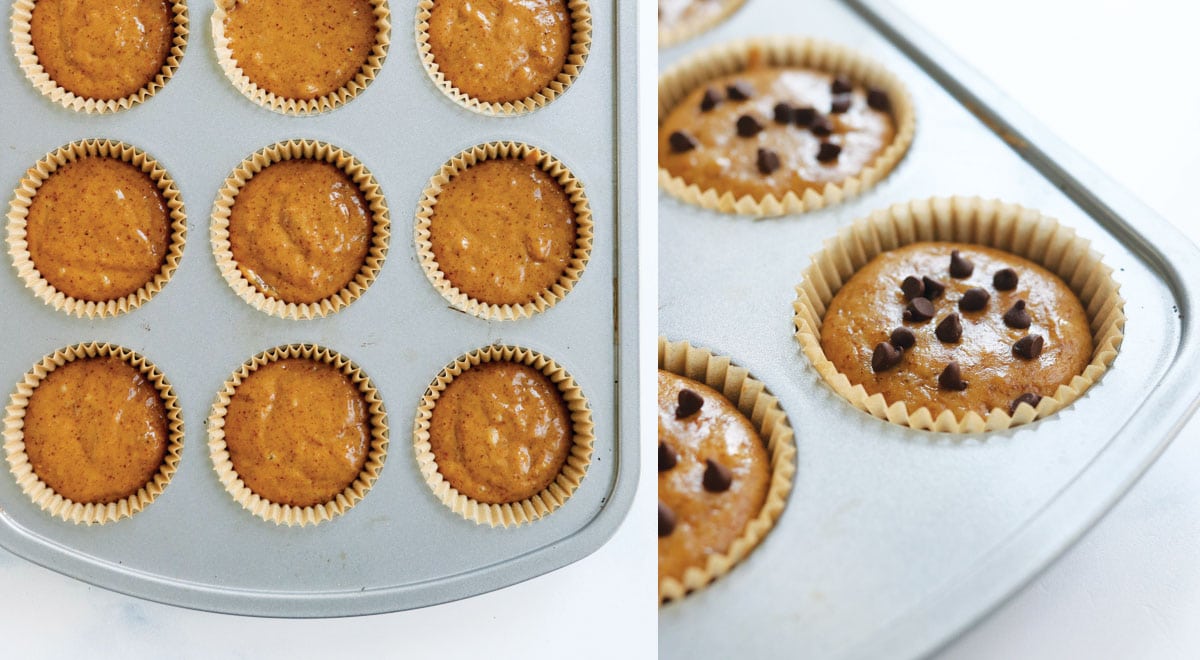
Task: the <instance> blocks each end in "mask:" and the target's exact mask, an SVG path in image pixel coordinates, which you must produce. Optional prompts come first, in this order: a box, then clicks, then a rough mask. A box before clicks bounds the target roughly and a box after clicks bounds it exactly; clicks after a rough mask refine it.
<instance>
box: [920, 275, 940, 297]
mask: <svg viewBox="0 0 1200 660" xmlns="http://www.w3.org/2000/svg"><path fill="white" fill-rule="evenodd" d="M921 283H922V284H924V285H925V297H926V298H928V299H930V300H937V299H938V298H939V297H940V296H941V295H942V294H943V293H945V292H946V285H945V284H942V283H941V282H939V281H938V280H935V279H933V278H932V277H922V278H921Z"/></svg>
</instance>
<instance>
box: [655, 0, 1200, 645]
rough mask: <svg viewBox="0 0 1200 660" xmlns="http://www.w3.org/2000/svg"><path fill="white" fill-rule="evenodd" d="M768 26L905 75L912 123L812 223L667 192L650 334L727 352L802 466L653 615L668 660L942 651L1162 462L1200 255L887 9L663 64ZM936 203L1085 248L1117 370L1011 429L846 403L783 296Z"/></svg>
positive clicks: (1181, 410)
mask: <svg viewBox="0 0 1200 660" xmlns="http://www.w3.org/2000/svg"><path fill="white" fill-rule="evenodd" d="M781 26H787V27H786V28H784V29H785V30H787V31H795V32H797V33H800V34H803V35H806V36H818V37H822V38H826V39H830V40H833V41H837V42H841V43H844V44H846V45H849V46H852V47H854V48H857V49H859V50H861V51H862V52H863V53H864V54H866V55H869V56H871V57H873V58H875V59H877V60H878V61H880V62H881V63H882V64H883V65H884V66H886V67H887V68H888V69H890V70H891V71H892V72H893V73H895V74H897V75H898V76H899V77H900V78H901V79H902V80H903V81H905V82H906V83H907V84H908V86H909V89H910V90H911V92H912V94H913V97H914V101H915V103H916V112H917V133H916V139H915V141H914V143H913V145H912V147H911V149H910V151H909V153H908V155H907V156H906V157H905V158H904V160H902V161H901V162H900V163H899V165H897V167H896V168H895V170H894V171H893V172H892V174H891V175H890V176H889V177H888V178H886V179H885V180H884V181H883V182H882V183H880V184H879V185H877V186H875V187H874V188H872V189H870V190H867V191H866V192H865V193H863V194H862V195H861V196H859V197H857V198H855V199H853V200H850V201H849V202H847V203H842V204H839V205H835V206H831V207H829V208H826V209H822V210H819V211H815V212H810V213H807V214H804V215H802V216H787V217H782V218H775V219H761V220H760V219H750V218H747V217H737V216H731V215H723V214H719V213H715V212H710V211H705V210H701V209H699V208H696V207H693V206H689V205H686V204H683V203H681V202H679V201H677V200H675V199H673V198H670V197H669V196H667V195H665V194H660V197H659V204H658V210H659V246H660V247H659V272H660V278H659V328H660V332H661V333H662V334H663V335H665V336H666V337H667V338H669V339H672V340H681V339H686V340H689V341H691V342H692V343H693V344H696V345H700V346H704V347H707V348H709V349H711V350H712V351H713V352H714V353H718V354H721V355H727V356H730V357H731V358H732V359H733V360H734V362H735V363H737V364H739V365H741V366H744V367H746V368H748V369H749V370H750V373H751V374H753V375H754V377H755V378H758V379H759V380H761V381H762V382H763V383H764V384H765V385H766V386H767V388H769V389H770V390H771V391H772V392H773V393H774V394H776V395H777V396H778V397H779V399H780V403H781V404H782V406H783V408H784V411H785V412H786V413H787V414H788V417H789V419H790V420H791V423H792V426H793V428H794V429H795V431H796V446H797V470H796V476H795V480H794V485H793V488H792V493H791V497H790V498H789V501H788V504H787V508H786V509H785V510H784V512H783V515H782V516H781V517H780V519H779V522H778V524H777V525H776V526H775V529H774V530H773V531H772V532H771V533H770V534H768V535H767V537H766V538H765V539H764V541H763V542H762V544H761V545H760V546H759V547H758V548H757V549H756V550H755V551H754V552H753V553H751V554H750V556H749V557H748V558H747V559H746V560H745V561H743V562H742V563H741V564H739V565H738V566H736V567H734V569H733V570H732V571H730V573H729V574H728V575H726V576H724V577H723V578H721V579H719V580H717V581H716V582H714V583H713V584H711V585H709V586H708V587H706V588H704V589H702V590H700V591H697V592H695V593H693V594H691V595H689V596H687V597H686V598H684V599H681V600H679V601H676V602H672V603H668V604H667V605H665V606H663V607H662V609H661V610H660V614H659V650H660V655H661V657H664V658H694V657H713V658H723V657H742V656H750V657H763V658H765V657H809V658H828V657H836V658H884V657H886V658H903V657H915V656H920V655H924V654H927V653H930V652H932V651H933V650H934V649H936V648H938V647H939V646H941V645H943V644H945V643H946V642H947V641H949V640H950V639H951V638H952V637H953V636H954V635H955V634H957V633H959V632H961V631H962V630H963V629H964V628H966V627H967V626H968V625H969V624H971V623H972V622H974V621H976V620H977V619H979V618H980V617H981V616H983V615H984V614H985V613H986V612H988V611H990V610H991V609H992V608H993V607H995V606H996V605H997V604H999V603H1000V602H1001V601H1002V600H1003V599H1004V598H1005V597H1007V596H1008V595H1010V594H1012V593H1013V592H1015V591H1016V590H1017V589H1018V588H1020V587H1021V586H1022V585H1023V584H1025V583H1026V582H1027V581H1028V580H1029V579H1031V578H1032V577H1033V575H1034V574H1035V573H1037V572H1038V571H1039V570H1041V569H1042V568H1044V567H1045V566H1046V565H1047V564H1048V563H1049V562H1050V561H1051V560H1052V559H1053V558H1054V557H1056V556H1057V555H1058V554H1059V553H1061V552H1062V551H1063V550H1064V549H1065V548H1066V547H1067V546H1069V545H1070V544H1071V543H1072V542H1073V541H1074V540H1076V539H1077V538H1078V537H1079V536H1080V535H1081V534H1083V532H1084V531H1085V530H1087V529H1088V527H1089V526H1090V525H1091V524H1093V523H1094V522H1095V521H1096V520H1097V519H1098V518H1099V517H1100V516H1101V515H1102V514H1103V513H1104V512H1105V511H1107V510H1108V508H1109V507H1110V506H1112V504H1113V503H1114V502H1115V501H1116V500H1117V499H1118V498H1119V497H1120V496H1121V495H1122V494H1123V493H1124V492H1125V491H1126V490H1127V489H1128V488H1129V486H1130V485H1131V484H1132V483H1133V482H1134V481H1135V480H1136V479H1137V478H1138V476H1139V475H1140V474H1141V473H1142V472H1143V471H1144V470H1145V469H1146V468H1147V467H1148V466H1149V465H1150V464H1151V463H1152V462H1153V461H1154V459H1155V458H1156V457H1157V456H1158V454H1159V453H1160V452H1161V451H1162V450H1163V448H1164V447H1165V446H1166V444H1167V443H1168V442H1170V440H1171V439H1172V437H1173V436H1174V435H1175V433H1177V432H1178V430H1179V428H1180V427H1181V426H1182V424H1183V422H1184V421H1185V420H1186V419H1187V417H1188V416H1189V415H1190V414H1191V412H1192V411H1193V410H1194V408H1195V405H1196V402H1197V399H1198V398H1200V381H1197V380H1196V379H1195V378H1194V377H1193V376H1191V375H1189V374H1190V373H1191V372H1192V371H1193V370H1194V369H1195V367H1196V365H1197V363H1198V359H1200V354H1198V351H1200V337H1198V336H1197V328H1196V326H1195V324H1194V323H1191V322H1190V321H1189V318H1190V317H1191V315H1192V312H1193V310H1195V309H1196V307H1197V303H1198V302H1200V299H1198V298H1197V291H1196V289H1195V283H1196V282H1200V251H1197V249H1196V248H1195V247H1194V246H1193V245H1191V244H1190V243H1189V242H1188V241H1187V239H1185V238H1183V237H1182V236H1181V235H1180V234H1179V233H1178V232H1177V231H1176V230H1175V229H1174V228H1172V227H1171V226H1170V225H1169V224H1168V223H1167V222H1166V221H1164V220H1163V219H1162V218H1159V217H1157V216H1155V214H1154V213H1153V212H1151V211H1149V210H1148V209H1147V208H1146V207H1145V206H1143V205H1142V204H1140V203H1138V202H1137V201H1135V200H1133V199H1132V198H1131V197H1130V196H1129V195H1128V194H1127V193H1125V192H1123V191H1122V190H1121V189H1120V188H1119V187H1118V186H1115V185H1113V184H1112V183H1111V182H1110V181H1108V180H1107V179H1106V178H1105V177H1104V176H1103V175H1101V174H1100V173H1099V172H1098V171H1096V170H1095V169H1094V168H1093V167H1092V166H1090V165H1089V164H1088V163H1086V162H1085V161H1083V160H1081V159H1080V158H1079V157H1078V156H1077V155H1075V154H1073V153H1072V152H1070V151H1069V150H1068V149H1066V148H1065V147H1064V146H1063V145H1062V144H1061V143H1060V142H1058V141H1057V140H1056V139H1055V138H1054V136H1053V135H1050V134H1048V133H1047V132H1046V131H1045V130H1044V129H1042V128H1040V127H1038V126H1037V124H1036V123H1035V122H1033V121H1031V120H1030V118H1029V117H1028V116H1027V115H1025V114H1024V113H1023V112H1022V111H1021V110H1020V109H1019V108H1017V107H1015V106H1014V105H1013V104H1012V103H1011V102H1010V101H1009V100H1008V99H1007V98H1006V97H1004V96H1003V95H1002V94H1001V93H1000V92H998V91H997V90H996V89H994V88H993V87H991V86H990V85H989V84H988V83H986V82H985V81H983V80H982V79H980V78H979V76H978V75H977V74H975V73H974V72H972V71H971V70H970V69H968V68H967V67H965V66H964V65H963V64H961V63H960V62H958V61H957V60H955V59H954V58H953V57H952V56H951V55H950V54H948V53H947V52H946V51H945V50H944V49H942V48H941V47H939V46H938V45H937V44H936V43H934V42H933V41H931V39H930V38H929V37H928V36H927V35H925V34H923V33H922V32H921V30H920V29H919V28H917V27H916V26H915V25H913V24H912V22H911V21H910V20H908V19H907V18H906V17H905V16H904V15H903V14H901V13H899V12H898V11H897V10H896V9H895V8H893V7H891V6H890V5H889V4H887V3H886V2H884V1H883V0H846V1H845V2H838V1H837V0H806V1H805V2H789V1H787V0H751V1H750V2H748V3H747V4H746V5H745V6H744V7H743V8H742V9H741V10H740V11H739V12H738V13H736V14H735V15H734V16H733V17H732V18H731V19H730V20H729V21H727V22H726V23H724V24H722V25H721V26H719V27H718V28H716V29H714V30H713V31H711V32H708V33H706V34H704V35H702V36H701V37H700V38H697V39H693V40H691V41H688V42H686V43H684V44H681V45H679V46H677V47H674V48H671V49H668V50H666V51H663V52H661V53H660V55H659V68H660V73H661V72H662V71H665V70H666V69H667V68H668V67H670V66H671V65H673V64H674V63H676V62H678V61H680V60H682V59H684V58H686V57H688V56H689V55H691V54H692V53H695V52H697V51H698V50H701V49H703V48H705V47H707V46H710V45H714V44H718V43H723V42H726V41H729V40H731V39H735V38H740V37H744V36H766V35H776V34H779V33H780V31H781V29H780V28H781ZM935 195H941V196H949V195H979V196H982V197H996V198H1000V199H1003V200H1005V201H1009V202H1015V203H1018V204H1021V205H1023V206H1026V207H1030V208H1035V209H1038V210H1040V211H1042V212H1044V213H1047V214H1048V215H1051V216H1053V217H1055V218H1057V219H1058V220H1059V221H1061V222H1062V223H1064V224H1066V225H1069V226H1071V227H1074V228H1075V229H1076V230H1077V231H1078V233H1079V234H1081V235H1082V236H1084V237H1086V238H1089V239H1090V240H1091V241H1092V243H1093V246H1094V247H1095V248H1096V249H1097V250H1098V251H1099V252H1100V253H1101V254H1103V255H1104V261H1105V262H1106V263H1108V264H1109V265H1110V266H1112V267H1113V268H1114V269H1115V273H1114V277H1115V278H1116V279H1117V281H1118V282H1119V284H1120V285H1121V292H1122V295H1123V296H1124V297H1125V299H1126V301H1127V302H1126V308H1125V309H1126V313H1127V315H1128V317H1129V319H1128V322H1127V324H1126V327H1125V341H1124V345H1123V346H1122V348H1121V350H1120V352H1119V354H1118V355H1117V357H1116V360H1115V362H1114V363H1113V365H1112V367H1111V368H1110V369H1109V371H1108V372H1107V373H1106V374H1105V375H1104V376H1103V377H1102V378H1101V379H1100V381H1099V382H1098V383H1097V384H1096V385H1095V386H1093V388H1092V389H1091V390H1089V391H1088V392H1087V393H1086V394H1085V395H1084V396H1083V397H1082V398H1081V399H1080V400H1079V401H1077V402H1076V403H1075V404H1074V405H1072V406H1070V407H1068V408H1066V409H1064V410H1062V411H1060V412H1058V413H1057V414H1055V415H1052V416H1050V417H1049V418H1046V419H1043V420H1039V421H1037V422H1034V423H1032V424H1028V425H1025V426H1021V427H1018V428H1016V429H1012V430H1009V431H1003V432H994V433H989V434H978V435H965V436H952V435H946V434H937V433H930V432H926V431H914V430H910V429H907V428H903V427H900V426H896V425H892V424H889V423H887V422H885V421H882V420H879V419H876V418H874V417H872V416H870V415H868V414H866V413H864V412H861V411H859V410H857V409H855V408H853V407H852V406H851V405H850V404H849V403H847V402H846V401H844V400H843V399H841V398H840V397H839V396H838V395H836V394H835V393H834V392H833V391H832V389H831V388H829V387H828V386H827V385H826V383H825V382H824V381H823V380H822V379H821V378H820V376H819V375H818V374H817V373H816V370H815V369H814V368H813V367H812V365H811V364H810V363H809V361H808V360H807V359H806V358H805V357H804V355H803V354H802V353H801V352H800V348H799V344H798V342H797V341H796V340H795V338H794V337H793V332H794V328H793V324H792V301H793V300H794V299H795V291H794V287H795V286H796V284H798V283H799V281H800V274H801V272H802V271H803V269H804V268H805V267H806V266H807V265H808V259H809V255H811V254H813V253H815V252H817V251H819V250H820V249H822V243H823V241H824V239H826V238H827V237H830V236H832V235H834V234H835V233H836V232H837V230H838V229H839V228H841V227H843V226H845V225H846V224H848V223H850V222H852V221H853V220H855V219H857V218H860V217H863V216H865V215H867V214H868V213H869V212H870V211H872V210H874V209H877V208H883V207H886V206H888V205H890V204H892V203H895V202H903V201H908V200H910V199H916V198H925V197H930V196H935Z"/></svg>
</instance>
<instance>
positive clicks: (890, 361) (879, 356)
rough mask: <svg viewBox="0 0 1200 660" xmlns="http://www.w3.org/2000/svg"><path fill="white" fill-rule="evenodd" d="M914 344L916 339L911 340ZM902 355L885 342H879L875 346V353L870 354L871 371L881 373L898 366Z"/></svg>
mask: <svg viewBox="0 0 1200 660" xmlns="http://www.w3.org/2000/svg"><path fill="white" fill-rule="evenodd" d="M913 341H914V343H915V342H916V338H915V337H914V338H913ZM903 355H904V354H903V353H901V352H900V351H899V350H897V349H896V347H895V346H893V345H891V344H890V343H888V342H886V341H881V342H879V343H878V344H876V345H875V352H874V353H872V354H871V371H874V372H875V373H881V372H884V371H887V370H888V369H891V368H892V367H894V366H896V365H898V364H900V358H901V357H903Z"/></svg>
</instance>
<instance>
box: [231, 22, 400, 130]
mask: <svg viewBox="0 0 1200 660" xmlns="http://www.w3.org/2000/svg"><path fill="white" fill-rule="evenodd" d="M237 3H238V0H216V7H215V8H214V9H213V14H212V38H213V48H214V50H215V51H216V56H217V64H218V65H219V66H220V67H221V71H223V72H224V73H225V77H226V78H228V79H229V82H231V83H233V86H234V88H236V89H237V90H238V91H239V92H241V93H242V96H245V97H246V98H248V99H250V100H251V101H253V102H255V103H257V104H258V105H260V106H262V107H264V108H266V109H268V110H271V111H272V112H278V113H280V114H284V115H292V116H299V117H303V116H307V115H317V114H321V113H323V112H329V111H330V110H334V109H337V108H339V107H341V106H342V105H345V104H346V103H349V102H350V101H352V100H353V99H354V98H355V97H356V96H358V95H359V94H360V93H362V91H363V90H365V89H366V88H367V87H368V86H369V85H370V84H371V83H372V82H373V81H374V80H375V77H376V76H377V75H379V70H380V69H381V68H382V67H383V61H384V60H385V59H386V58H387V52H388V46H389V45H390V44H391V39H392V23H391V9H390V8H389V7H388V2H387V0H371V7H372V8H373V10H374V12H375V28H376V34H375V45H374V47H373V48H372V49H371V54H370V55H369V56H368V57H367V61H366V62H365V63H364V64H363V67H362V69H360V70H359V72H358V73H357V74H355V76H354V78H352V79H351V80H350V81H349V82H347V83H346V84H345V85H343V86H342V87H340V88H338V89H336V90H334V91H332V92H330V93H328V94H325V95H324V96H319V97H317V98H315V99H292V98H284V97H282V96H279V95H277V94H275V93H274V92H270V91H267V90H266V89H264V88H262V87H259V86H258V84H257V83H255V82H254V81H253V80H251V79H250V78H249V77H248V76H247V75H246V74H245V73H243V72H242V69H241V67H240V66H238V63H237V60H236V59H234V56H233V50H232V49H231V48H230V45H229V44H230V40H229V37H228V36H227V35H226V34H225V20H226V19H227V18H228V17H229V11H230V10H231V9H233V8H234V6H236V5H237Z"/></svg>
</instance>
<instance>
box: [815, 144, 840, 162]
mask: <svg viewBox="0 0 1200 660" xmlns="http://www.w3.org/2000/svg"><path fill="white" fill-rule="evenodd" d="M841 153H842V148H841V147H840V146H838V145H836V144H834V143H832V142H822V143H821V148H820V149H818V150H817V160H819V161H821V162H822V163H832V162H833V161H835V160H837V158H838V156H839V155H841Z"/></svg>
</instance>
